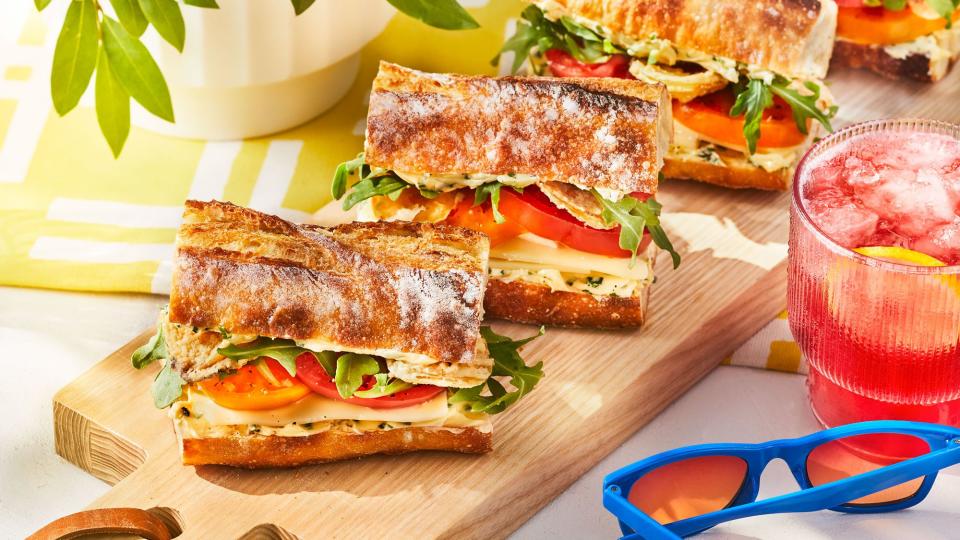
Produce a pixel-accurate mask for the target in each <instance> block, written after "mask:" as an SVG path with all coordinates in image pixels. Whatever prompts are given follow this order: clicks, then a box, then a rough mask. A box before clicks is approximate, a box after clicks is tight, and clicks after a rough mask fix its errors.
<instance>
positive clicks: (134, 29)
mask: <svg viewBox="0 0 960 540" xmlns="http://www.w3.org/2000/svg"><path fill="white" fill-rule="evenodd" d="M110 4H111V5H112V6H113V10H114V11H116V12H117V18H118V19H120V24H122V25H123V27H124V28H126V29H127V32H130V33H131V34H133V35H135V36H137V37H139V36H142V35H143V32H144V31H145V30H146V29H147V24H148V23H147V18H146V17H144V16H143V11H141V10H140V4H139V3H138V2H137V0H110Z"/></svg>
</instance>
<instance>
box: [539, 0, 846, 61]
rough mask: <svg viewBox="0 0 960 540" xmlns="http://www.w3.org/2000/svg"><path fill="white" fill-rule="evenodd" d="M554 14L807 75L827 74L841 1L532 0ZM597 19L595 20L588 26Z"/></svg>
mask: <svg viewBox="0 0 960 540" xmlns="http://www.w3.org/2000/svg"><path fill="white" fill-rule="evenodd" d="M534 3H535V4H537V5H538V6H539V7H540V8H541V9H543V10H544V11H545V12H546V13H547V16H548V17H550V18H553V19H556V18H559V17H562V16H567V17H572V18H573V19H574V20H577V21H587V26H588V27H590V28H596V27H599V28H598V30H600V32H601V34H602V35H603V36H604V37H607V38H609V39H610V40H611V41H613V42H614V43H616V44H618V45H622V46H630V45H633V44H637V43H643V42H646V41H647V40H648V39H650V36H656V37H657V38H658V39H663V40H667V41H669V42H670V43H672V44H673V45H675V46H676V47H678V48H682V49H684V50H687V51H695V52H699V53H704V54H705V55H707V56H716V57H722V58H727V59H730V60H735V61H737V62H741V63H744V64H748V65H754V66H758V67H760V68H762V69H768V70H771V71H774V72H776V73H779V74H781V75H786V76H789V77H792V78H793V77H798V78H803V79H822V78H823V77H825V76H826V74H827V68H828V66H829V63H830V52H831V50H832V49H833V39H834V35H835V33H836V26H837V5H836V4H835V3H834V2H829V1H820V0H789V1H779V0H727V1H724V2H716V1H714V0H643V1H637V0H559V1H558V0H535V1H534ZM591 23H592V24H591Z"/></svg>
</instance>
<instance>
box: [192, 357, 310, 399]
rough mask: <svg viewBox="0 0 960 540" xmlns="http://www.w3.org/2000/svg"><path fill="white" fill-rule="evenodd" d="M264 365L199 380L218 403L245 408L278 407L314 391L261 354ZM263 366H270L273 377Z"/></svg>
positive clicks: (268, 367) (202, 388)
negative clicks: (224, 375)
mask: <svg viewBox="0 0 960 540" xmlns="http://www.w3.org/2000/svg"><path fill="white" fill-rule="evenodd" d="M258 362H263V365H262V366H261V367H257V366H256V365H255V364H253V363H250V364H247V365H245V366H243V367H242V368H240V369H238V370H237V372H236V373H234V374H232V375H228V376H226V377H224V378H222V379H221V378H220V377H219V376H217V375H215V376H213V377H210V378H209V379H205V380H203V381H200V382H199V383H197V384H198V385H199V386H200V389H201V390H203V392H204V393H205V394H207V395H208V396H210V399H212V400H213V401H214V402H216V404H217V405H220V406H221V407H226V408H228V409H237V410H241V411H260V410H265V409H278V408H280V407H283V406H284V405H289V404H291V403H293V402H294V401H297V400H299V399H301V398H303V397H304V396H306V395H307V394H309V393H310V388H308V387H307V385H305V384H303V383H302V382H300V381H299V380H297V379H296V378H295V377H291V376H290V374H289V373H287V370H286V369H284V368H283V366H281V365H280V364H279V363H278V362H277V361H276V360H274V359H272V358H261V359H260V360H258ZM261 370H267V373H269V374H270V377H268V376H267V375H265V374H264V373H263V372H262V371H261Z"/></svg>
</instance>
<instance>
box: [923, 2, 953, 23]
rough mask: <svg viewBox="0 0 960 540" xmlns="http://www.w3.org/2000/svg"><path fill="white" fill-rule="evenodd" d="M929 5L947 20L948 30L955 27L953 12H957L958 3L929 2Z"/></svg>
mask: <svg viewBox="0 0 960 540" xmlns="http://www.w3.org/2000/svg"><path fill="white" fill-rule="evenodd" d="M927 5H928V6H930V8H931V9H933V10H934V11H936V12H937V13H938V14H940V16H941V17H943V18H944V19H946V21H947V28H950V27H951V26H953V12H954V11H956V10H957V2H956V1H954V0H927Z"/></svg>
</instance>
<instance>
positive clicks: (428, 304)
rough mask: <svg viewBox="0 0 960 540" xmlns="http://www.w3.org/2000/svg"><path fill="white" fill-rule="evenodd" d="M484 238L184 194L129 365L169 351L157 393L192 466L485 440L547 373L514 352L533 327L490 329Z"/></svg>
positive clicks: (294, 461)
mask: <svg viewBox="0 0 960 540" xmlns="http://www.w3.org/2000/svg"><path fill="white" fill-rule="evenodd" d="M488 250H489V243H488V241H487V239H486V238H485V237H484V236H483V235H482V234H479V233H477V232H474V231H471V230H469V229H463V228H459V227H451V226H442V225H438V226H433V225H428V224H422V223H401V222H396V223H353V224H347V225H343V226H339V227H334V228H323V227H318V226H313V225H295V224H292V223H289V222H287V221H284V220H282V219H280V218H278V217H275V216H271V215H267V214H261V213H259V212H256V211H253V210H249V209H245V208H241V207H238V206H234V205H232V204H228V203H220V202H209V203H202V202H196V201H187V202H186V210H185V212H184V223H183V225H182V226H181V228H180V231H179V233H178V235H177V248H176V256H175V261H174V273H173V284H172V288H171V292H170V304H169V306H168V308H167V309H166V310H165V311H164V312H163V313H162V314H161V317H160V320H159V322H158V328H157V333H156V335H155V336H154V337H153V338H152V339H151V340H150V341H149V342H148V343H147V344H146V345H144V346H143V347H141V348H140V349H138V350H137V351H136V352H135V353H134V355H133V358H132V360H133V365H134V366H135V367H136V368H138V369H139V368H143V367H144V366H146V365H148V364H149V363H151V362H153V361H155V360H159V361H161V363H162V369H161V370H160V372H159V373H158V375H157V378H156V380H155V381H154V383H153V387H152V392H153V397H154V403H155V404H156V406H157V407H159V408H168V409H169V414H170V416H171V418H172V419H173V422H174V427H175V430H176V433H177V437H178V440H179V442H180V449H181V453H182V459H183V463H184V464H187V465H202V464H223V465H232V466H238V467H250V468H253V467H278V466H295V465H301V464H305V463H315V462H324V461H334V460H341V459H347V458H353V457H359V456H365V455H369V454H396V453H403V452H412V451H416V450H447V451H454V452H465V453H479V452H488V451H490V450H491V444H492V443H491V439H492V432H491V424H490V415H491V414H495V413H499V412H501V411H502V410H504V409H505V408H506V407H507V406H508V405H510V404H512V403H514V402H516V401H517V400H518V399H519V398H520V397H521V396H523V395H524V394H526V393H527V392H529V391H530V390H532V389H533V387H534V385H536V383H537V381H538V380H539V379H540V377H541V376H542V371H541V364H537V365H535V366H526V365H525V364H524V362H523V360H522V359H521V358H520V356H519V354H518V353H517V350H518V348H519V347H520V346H521V345H523V344H524V343H526V342H527V341H529V339H526V340H522V341H512V340H510V339H509V338H506V337H504V336H499V335H497V334H495V333H494V332H493V331H492V330H490V329H489V328H486V327H481V326H480V321H481V318H482V315H483V297H484V290H485V286H486V281H487V272H486V271H487V254H488ZM530 339H532V338H530ZM505 375H510V376H511V379H510V384H511V385H512V386H513V389H512V390H508V389H507V388H505V387H504V385H503V384H501V383H500V382H499V381H497V379H495V378H492V377H494V376H505Z"/></svg>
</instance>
